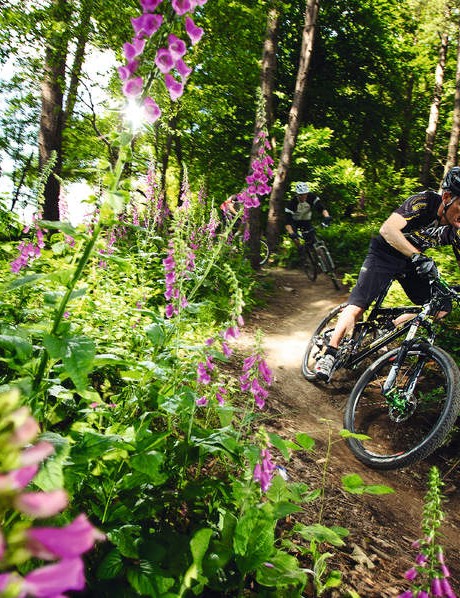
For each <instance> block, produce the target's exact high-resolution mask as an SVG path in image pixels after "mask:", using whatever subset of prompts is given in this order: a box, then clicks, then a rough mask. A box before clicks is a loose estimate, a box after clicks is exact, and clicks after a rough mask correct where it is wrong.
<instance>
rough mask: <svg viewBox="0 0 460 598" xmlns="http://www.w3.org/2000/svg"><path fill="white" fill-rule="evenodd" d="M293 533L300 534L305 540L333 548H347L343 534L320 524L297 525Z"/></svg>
mask: <svg viewBox="0 0 460 598" xmlns="http://www.w3.org/2000/svg"><path fill="white" fill-rule="evenodd" d="M339 529H340V528H339ZM293 531H294V532H296V533H298V534H299V535H300V536H302V538H304V539H305V540H309V541H311V540H315V541H316V542H326V543H327V544H331V545H332V546H345V542H344V541H343V540H342V538H341V534H339V533H338V532H337V531H336V530H334V529H332V528H329V527H326V526H325V525H321V524H320V523H314V524H313V525H303V524H297V525H295V526H294V528H293Z"/></svg>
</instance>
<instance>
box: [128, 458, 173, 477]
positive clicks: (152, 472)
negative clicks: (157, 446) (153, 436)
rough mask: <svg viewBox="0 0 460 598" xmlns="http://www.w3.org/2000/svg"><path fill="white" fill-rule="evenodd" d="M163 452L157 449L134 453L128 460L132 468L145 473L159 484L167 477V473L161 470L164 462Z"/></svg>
mask: <svg viewBox="0 0 460 598" xmlns="http://www.w3.org/2000/svg"><path fill="white" fill-rule="evenodd" d="M164 458H165V457H164V454H163V453H159V452H157V451H150V452H149V453H142V454H140V455H136V456H135V457H133V458H132V459H131V461H130V463H131V465H132V467H133V469H135V470H136V471H140V472H141V473H144V474H145V475H147V476H148V477H149V478H150V480H151V482H152V483H154V484H156V485H160V484H163V483H164V482H165V481H166V480H167V479H168V474H167V473H165V472H161V471H160V469H161V467H162V466H163V464H164Z"/></svg>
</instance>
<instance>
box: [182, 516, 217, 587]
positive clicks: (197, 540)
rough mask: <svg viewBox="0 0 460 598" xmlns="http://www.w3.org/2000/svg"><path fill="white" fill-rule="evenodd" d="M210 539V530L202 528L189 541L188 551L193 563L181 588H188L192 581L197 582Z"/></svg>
mask: <svg viewBox="0 0 460 598" xmlns="http://www.w3.org/2000/svg"><path fill="white" fill-rule="evenodd" d="M211 537H212V530H211V529H209V528H204V529H200V530H198V531H197V532H196V533H195V534H194V535H193V538H192V539H191V540H190V551H191V553H192V557H193V563H192V564H191V565H190V567H189V568H188V570H187V572H186V573H185V576H184V582H183V587H185V588H190V587H191V585H192V581H193V580H198V579H199V577H200V575H201V573H202V571H203V558H204V555H205V554H206V551H207V549H208V546H209V541H210V539H211Z"/></svg>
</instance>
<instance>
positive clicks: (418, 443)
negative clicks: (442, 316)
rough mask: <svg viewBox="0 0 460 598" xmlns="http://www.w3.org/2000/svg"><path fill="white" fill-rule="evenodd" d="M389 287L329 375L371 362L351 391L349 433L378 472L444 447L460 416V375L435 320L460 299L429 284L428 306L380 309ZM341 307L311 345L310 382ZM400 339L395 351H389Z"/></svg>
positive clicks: (306, 367) (354, 447)
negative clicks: (439, 342)
mask: <svg viewBox="0 0 460 598" xmlns="http://www.w3.org/2000/svg"><path fill="white" fill-rule="evenodd" d="M390 285H391V282H390V283H389V285H388V286H387V287H386V288H385V289H384V290H383V291H382V293H381V294H380V295H379V297H378V298H377V299H376V301H375V303H374V305H373V307H372V308H371V310H370V313H369V315H368V317H367V318H366V319H365V320H364V321H361V322H358V323H357V324H356V326H355V327H354V329H353V331H352V332H351V333H349V334H347V335H346V336H345V337H344V339H343V340H342V342H341V344H340V346H339V351H338V357H337V360H336V364H335V365H334V371H333V374H332V375H334V372H336V371H339V370H341V369H342V370H344V369H348V370H350V369H356V367H357V366H358V365H359V364H361V363H363V361H364V360H366V359H368V358H370V357H372V359H373V360H375V361H373V363H371V365H370V366H368V367H367V368H366V369H365V371H364V372H363V373H362V374H361V376H360V378H359V379H358V381H357V382H356V384H355V385H354V387H353V390H352V391H351V394H350V396H349V398H348V402H347V406H346V409H345V414H344V426H345V428H346V430H348V432H349V433H350V436H349V437H348V438H347V444H348V446H349V448H350V449H351V451H352V452H353V454H354V455H355V456H356V457H357V458H358V459H359V460H360V461H361V462H362V463H364V464H365V465H367V466H369V467H373V468H374V469H380V470H387V469H396V468H400V467H405V466H407V465H410V464H412V463H415V462H416V461H419V460H421V459H424V458H425V457H427V456H428V455H429V454H431V453H432V452H433V451H434V450H436V449H437V448H438V447H439V446H441V444H442V443H443V442H444V440H445V439H446V437H447V436H448V434H449V432H450V431H451V430H452V428H453V426H454V424H455V421H456V419H457V416H458V414H459V412H460V371H459V368H458V366H457V364H456V363H455V361H454V360H453V358H452V357H451V356H450V355H449V354H448V353H447V352H446V351H444V350H443V349H441V348H440V347H437V346H436V345H435V344H434V342H435V339H436V335H437V331H438V329H439V322H438V321H437V320H436V314H437V313H438V312H439V311H440V309H441V307H442V305H443V304H444V302H445V301H446V300H449V301H456V302H457V303H459V302H460V294H459V293H458V292H457V290H456V289H455V288H453V287H450V286H449V285H448V284H447V283H446V282H445V281H444V280H442V279H441V278H437V279H434V280H432V281H431V299H430V300H429V301H428V302H427V303H426V304H425V305H423V306H410V307H407V306H404V307H396V308H394V307H383V306H382V303H383V301H384V299H385V297H386V295H387V293H388V290H389V287H390ZM343 307H344V305H341V306H338V307H337V308H335V309H334V310H332V312H331V313H329V314H328V316H326V317H325V318H324V319H323V320H322V322H321V323H320V325H319V326H318V328H317V329H316V331H315V332H314V334H313V336H312V338H311V339H310V341H309V343H308V345H307V350H306V352H305V356H304V360H303V362H302V372H303V374H304V376H305V377H306V378H307V379H309V380H313V377H314V363H316V360H317V359H318V358H319V356H320V354H321V353H322V352H323V348H325V347H326V346H327V345H328V341H329V338H330V335H331V333H332V331H333V329H334V326H335V320H336V317H337V315H338V314H339V313H340V311H341V310H342V309H343ZM402 315H404V317H407V319H406V321H405V322H403V323H402V324H401V325H400V326H398V327H397V328H396V329H395V328H394V326H393V329H391V324H392V322H393V320H395V319H396V318H398V317H399V316H402ZM402 337H405V338H404V339H403V340H402V342H398V346H396V347H394V348H390V347H391V345H392V343H394V342H395V341H396V340H397V339H401V338H402ZM387 349H389V350H387ZM382 351H383V354H381V352H382ZM379 353H380V355H379ZM376 357H377V358H376ZM375 358H376V359H375Z"/></svg>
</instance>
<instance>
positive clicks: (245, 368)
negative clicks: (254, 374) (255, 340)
mask: <svg viewBox="0 0 460 598" xmlns="http://www.w3.org/2000/svg"><path fill="white" fill-rule="evenodd" d="M256 360H257V355H251V356H249V357H246V359H245V360H244V362H243V368H242V369H243V372H248V371H249V370H250V369H251V368H252V366H253V365H254V364H255V362H256Z"/></svg>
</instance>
